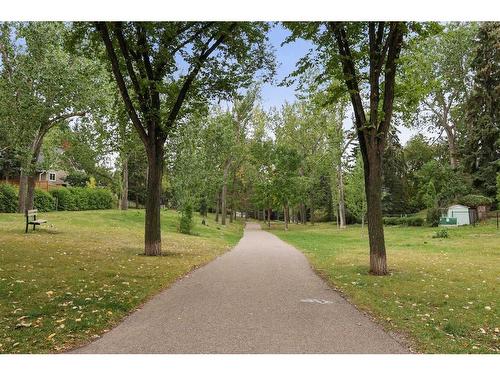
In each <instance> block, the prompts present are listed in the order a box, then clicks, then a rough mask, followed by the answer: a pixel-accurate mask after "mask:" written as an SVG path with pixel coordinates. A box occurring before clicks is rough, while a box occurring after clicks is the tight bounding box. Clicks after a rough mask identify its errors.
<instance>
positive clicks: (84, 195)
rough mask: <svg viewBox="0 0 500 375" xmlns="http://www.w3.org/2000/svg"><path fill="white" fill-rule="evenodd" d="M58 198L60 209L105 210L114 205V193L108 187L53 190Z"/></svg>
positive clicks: (53, 193)
mask: <svg viewBox="0 0 500 375" xmlns="http://www.w3.org/2000/svg"><path fill="white" fill-rule="evenodd" d="M51 193H52V195H53V196H54V197H57V199H58V207H57V209H58V210H61V211H84V210H105V209H109V208H112V207H113V194H112V193H111V192H110V191H109V190H107V189H100V188H97V189H94V188H82V187H71V188H59V189H54V190H52V191H51Z"/></svg>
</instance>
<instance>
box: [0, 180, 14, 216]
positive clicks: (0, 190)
mask: <svg viewBox="0 0 500 375" xmlns="http://www.w3.org/2000/svg"><path fill="white" fill-rule="evenodd" d="M17 201H18V198H17V189H16V188H15V187H14V186H12V185H9V184H0V212H16V211H17Z"/></svg>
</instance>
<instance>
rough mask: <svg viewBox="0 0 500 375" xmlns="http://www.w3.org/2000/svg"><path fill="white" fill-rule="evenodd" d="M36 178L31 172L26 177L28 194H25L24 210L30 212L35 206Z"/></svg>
mask: <svg viewBox="0 0 500 375" xmlns="http://www.w3.org/2000/svg"><path fill="white" fill-rule="evenodd" d="M35 188H36V176H35V172H32V173H30V174H29V176H28V192H27V194H26V209H27V210H32V209H33V208H34V206H35Z"/></svg>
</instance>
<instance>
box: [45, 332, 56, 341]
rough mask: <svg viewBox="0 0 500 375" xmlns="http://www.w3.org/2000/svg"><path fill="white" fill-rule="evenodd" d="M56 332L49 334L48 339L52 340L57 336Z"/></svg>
mask: <svg viewBox="0 0 500 375" xmlns="http://www.w3.org/2000/svg"><path fill="white" fill-rule="evenodd" d="M55 335H56V334H55V333H51V334H50V335H48V336H47V340H52V338H53V337H54V336H55Z"/></svg>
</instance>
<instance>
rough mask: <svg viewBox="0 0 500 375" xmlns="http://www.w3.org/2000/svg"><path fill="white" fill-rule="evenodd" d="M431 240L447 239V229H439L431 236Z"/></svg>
mask: <svg viewBox="0 0 500 375" xmlns="http://www.w3.org/2000/svg"><path fill="white" fill-rule="evenodd" d="M432 238H448V229H446V228H443V229H440V230H438V231H437V232H436V234H434V235H433V236H432Z"/></svg>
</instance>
